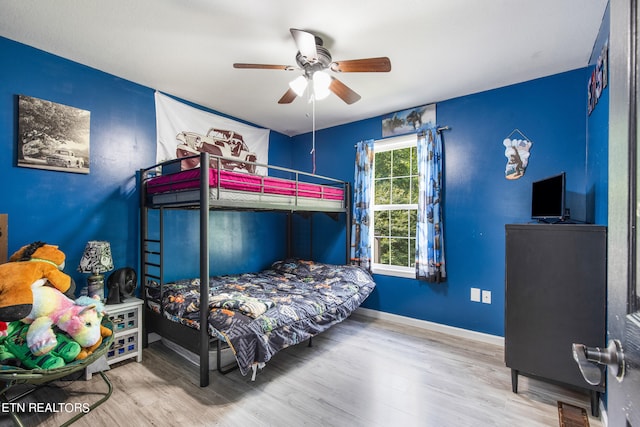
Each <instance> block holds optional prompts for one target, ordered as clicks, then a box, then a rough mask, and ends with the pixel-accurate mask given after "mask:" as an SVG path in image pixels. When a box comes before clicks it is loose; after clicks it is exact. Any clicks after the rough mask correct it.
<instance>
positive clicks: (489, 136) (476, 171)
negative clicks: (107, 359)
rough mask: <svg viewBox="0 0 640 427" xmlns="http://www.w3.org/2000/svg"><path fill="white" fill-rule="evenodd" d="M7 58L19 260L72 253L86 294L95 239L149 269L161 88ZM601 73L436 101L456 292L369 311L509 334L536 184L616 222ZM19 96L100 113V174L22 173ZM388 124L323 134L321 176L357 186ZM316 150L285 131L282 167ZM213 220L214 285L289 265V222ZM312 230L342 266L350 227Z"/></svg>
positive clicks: (317, 223)
mask: <svg viewBox="0 0 640 427" xmlns="http://www.w3.org/2000/svg"><path fill="white" fill-rule="evenodd" d="M0 58H2V60H3V61H2V62H3V64H4V67H2V69H0V147H2V148H3V150H4V153H6V154H5V156H2V157H0V182H2V186H1V187H0V197H1V198H0V200H2V202H1V204H0V213H8V214H9V251H10V252H12V251H14V250H16V249H18V247H20V246H21V245H23V244H26V243H29V242H31V241H34V240H46V241H48V242H50V243H56V244H59V245H61V247H62V248H63V250H64V251H65V252H66V253H67V255H68V265H67V268H66V269H65V271H66V272H67V273H69V274H70V275H72V276H73V277H74V279H75V280H76V282H79V283H84V280H85V277H84V276H83V275H82V274H80V273H77V272H75V268H76V266H77V264H78V261H79V259H80V255H81V252H82V249H83V247H84V244H85V243H86V241H87V240H93V239H105V240H109V241H110V242H111V244H112V247H113V253H114V261H115V264H116V266H117V267H121V266H137V264H138V195H137V191H136V187H135V171H136V170H138V169H139V168H141V167H146V166H149V165H150V164H152V163H153V162H154V159H155V108H154V101H153V90H152V89H151V88H147V87H143V86H139V85H136V84H133V83H131V82H128V81H125V80H123V79H120V78H117V77H114V76H112V75H108V74H105V73H102V72H100V71H97V70H94V69H91V68H88V67H84V66H82V65H79V64H77V63H73V62H70V61H67V60H64V59H61V58H59V57H56V56H53V55H50V54H47V53H44V52H42V51H39V50H36V49H33V48H30V47H27V46H24V45H21V44H18V43H15V42H12V41H9V40H7V39H3V38H0ZM589 72H590V70H589V69H580V70H574V71H571V72H567V73H563V74H559V75H554V76H550V77H546V78H543V79H538V80H534V81H531V82H526V83H522V84H518V85H513V86H509V87H504V88H500V89H496V90H492V91H487V92H482V93H478V94H473V95H469V96H465V97H461V98H456V99H452V100H446V101H442V102H438V103H437V116H438V122H439V124H440V125H446V126H450V128H451V130H449V131H445V132H444V134H443V138H444V145H445V180H446V189H445V199H444V206H445V212H444V216H445V220H446V228H445V239H446V240H445V251H446V256H447V264H448V276H449V277H448V281H447V283H445V284H439V285H435V284H427V283H423V282H418V281H416V280H411V279H399V278H395V277H390V276H381V275H376V280H377V282H378V287H377V289H376V291H375V292H374V294H373V295H372V296H371V297H370V298H369V299H368V300H367V301H366V302H365V307H368V308H371V309H376V310H381V311H385V312H389V313H395V314H399V315H403V316H409V317H413V318H417V319H423V320H429V321H433V322H437V323H442V324H447V325H451V326H456V327H461V328H465V329H470V330H474V331H479V332H486V333H490V334H495V335H503V329H504V325H503V323H504V320H503V313H504V295H503V293H504V225H505V224H507V223H519V222H527V221H528V220H529V209H530V202H529V200H530V197H531V190H530V188H531V182H532V181H533V180H536V179H540V178H543V177H546V176H550V175H553V174H555V173H558V172H559V171H566V172H567V178H568V181H567V189H568V191H569V194H568V204H569V207H570V208H571V213H572V217H573V218H574V219H578V220H585V219H595V220H596V221H597V222H598V223H601V224H602V223H606V159H602V160H600V158H599V156H601V153H603V152H605V153H606V138H604V139H603V133H602V132H603V131H602V124H603V123H606V118H605V117H603V116H600V115H599V114H601V112H604V111H605V110H606V106H605V104H604V102H606V99H603V100H601V101H600V102H601V103H600V104H599V106H598V110H596V111H595V112H594V114H596V115H594V114H592V115H591V116H590V117H589V120H587V114H586V83H587V79H588V74H589ZM18 94H24V95H29V96H34V97H38V98H42V99H46V100H50V101H54V102H58V103H62V104H66V105H71V106H74V107H78V108H82V109H86V110H89V111H91V165H90V166H91V173H90V174H89V175H81V174H72V173H62V172H52V171H41V170H36V169H27V168H21V167H17V166H16V157H17V154H16V138H17V135H16V132H17V108H16V107H17V98H16V96H17V95H18ZM409 107H411V106H407V108H409ZM390 113H391V112H390ZM602 114H604V113H602ZM381 119H382V118H381V117H374V118H371V119H367V120H362V121H358V122H355V123H350V124H347V125H343V126H336V127H333V128H330V129H324V130H321V131H318V132H317V134H316V144H317V159H316V164H317V170H316V171H317V173H319V174H321V175H326V176H331V177H335V178H338V179H344V180H348V181H353V162H354V148H353V145H354V143H356V142H357V141H359V140H362V139H368V138H374V139H376V138H380V137H381ZM515 128H518V129H520V130H521V131H522V132H523V133H524V134H526V135H527V136H528V137H529V138H530V139H531V140H532V141H533V143H534V144H533V147H532V149H531V157H530V161H529V166H528V168H527V171H526V173H525V175H524V177H523V178H521V179H519V180H516V181H508V180H506V179H505V178H504V169H505V165H506V161H507V159H506V158H505V157H504V147H503V145H502V140H503V139H504V138H505V137H507V136H508V135H509V134H510V133H511V132H512V131H513V130H514V129H515ZM587 129H589V131H588V138H589V140H588V141H589V144H587ZM310 148H311V135H310V134H305V135H300V136H297V137H294V138H289V137H287V136H284V135H281V134H278V133H276V132H272V133H271V138H270V150H269V157H270V162H271V163H273V164H277V165H280V166H285V167H292V166H295V167H298V168H300V169H302V170H305V171H307V172H310V171H311V160H310V156H309V151H310ZM602 189H605V191H604V196H603V195H602V194H603V190H602ZM170 215H173V216H175V217H176V218H175V219H174V218H171V220H170V221H167V233H168V235H169V236H170V238H171V239H172V240H180V241H181V242H182V246H181V248H185V247H189V248H191V251H185V250H182V249H180V250H179V249H176V248H177V246H176V247H173V246H171V247H170V249H169V250H168V251H170V252H174V253H175V254H176V255H177V256H178V257H179V260H180V262H178V263H177V265H179V266H180V267H179V268H176V269H175V270H174V271H172V272H170V275H173V276H176V277H178V276H181V275H183V274H189V275H191V274H193V273H194V272H193V271H192V270H193V266H194V265H196V264H195V263H196V260H197V244H198V235H197V231H196V224H194V222H195V221H194V218H193V216H194V214H193V213H192V212H173V213H171V214H170ZM211 215H212V224H213V228H212V229H214V230H216V231H215V233H212V235H211V237H210V239H211V243H212V244H213V247H214V251H213V253H212V255H211V264H212V270H213V272H214V274H217V273H227V272H229V273H231V272H238V271H249V270H255V269H258V268H262V267H263V266H265V264H266V263H267V262H270V261H271V260H273V259H276V258H280V257H281V256H283V255H284V250H285V246H284V243H283V239H282V235H283V233H284V227H285V224H284V220H283V218H282V217H281V216H278V215H275V214H273V215H272V214H266V215H265V214H262V213H261V214H254V213H241V214H236V213H231V212H215V213H212V214H211ZM308 227H309V222H308V221H307V220H304V219H299V220H298V221H297V227H296V230H297V231H298V229H299V230H303V231H304V230H305V229H306V228H308ZM313 230H314V233H313V235H312V237H309V236H307V235H304V234H302V233H301V234H299V236H300V237H299V238H298V240H297V241H296V251H297V252H298V254H300V255H301V256H304V255H305V251H307V248H308V244H309V243H310V242H309V239H313V240H312V241H311V243H312V250H313V256H314V257H315V258H317V259H320V260H323V261H327V262H335V263H340V262H343V261H344V256H345V248H344V236H345V230H344V226H343V223H342V222H341V221H334V220H333V219H331V218H329V217H328V216H323V215H317V216H315V217H314V221H313ZM255 236H257V237H258V239H255ZM256 240H258V241H259V244H258V246H257V249H256V245H255V241H256ZM250 248H251V249H250ZM471 287H477V288H481V289H485V290H490V291H492V293H493V295H492V296H493V301H492V304H490V305H487V304H480V303H474V302H471V301H470V299H469V293H470V288H471Z"/></svg>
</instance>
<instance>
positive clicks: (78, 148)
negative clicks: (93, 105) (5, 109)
mask: <svg viewBox="0 0 640 427" xmlns="http://www.w3.org/2000/svg"><path fill="white" fill-rule="evenodd" d="M90 118H91V112H89V111H87V110H81V109H79V108H75V107H70V106H67V105H62V104H58V103H55V102H51V101H45V100H43V99H39V98H33V97H31V96H25V95H18V166H21V167H26V168H35V169H47V170H53V171H61V172H74V173H84V174H87V173H89V132H90Z"/></svg>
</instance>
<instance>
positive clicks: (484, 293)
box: [482, 291, 491, 304]
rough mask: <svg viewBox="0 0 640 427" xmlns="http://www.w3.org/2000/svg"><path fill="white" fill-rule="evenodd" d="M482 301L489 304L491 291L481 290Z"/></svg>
mask: <svg viewBox="0 0 640 427" xmlns="http://www.w3.org/2000/svg"><path fill="white" fill-rule="evenodd" d="M482 302H483V303H485V304H491V291H482Z"/></svg>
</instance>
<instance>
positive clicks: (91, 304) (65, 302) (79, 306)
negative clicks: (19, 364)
mask: <svg viewBox="0 0 640 427" xmlns="http://www.w3.org/2000/svg"><path fill="white" fill-rule="evenodd" d="M45 283H46V280H45V279H41V280H38V281H36V282H35V283H34V284H33V285H32V286H31V290H32V291H33V308H32V310H31V313H29V315H28V316H27V317H26V318H24V319H22V321H23V322H24V323H30V326H29V330H28V331H27V346H28V347H29V350H31V353H33V354H34V355H36V356H40V355H43V354H46V353H48V352H50V351H51V350H52V349H53V348H54V347H55V346H56V344H57V339H56V335H55V333H54V332H53V329H52V327H53V326H54V325H55V326H57V327H58V328H60V329H61V330H62V331H64V332H66V333H67V334H69V335H70V336H71V338H73V339H74V340H75V341H77V342H78V344H80V346H82V347H90V346H92V345H94V344H95V343H97V342H98V340H99V339H100V338H101V335H100V323H101V320H102V316H103V315H104V305H103V304H102V303H101V302H100V300H95V299H92V298H89V297H80V298H78V299H77V300H76V301H73V300H71V299H69V298H67V297H66V296H65V295H63V294H62V292H60V291H59V290H57V289H55V288H53V287H51V286H45Z"/></svg>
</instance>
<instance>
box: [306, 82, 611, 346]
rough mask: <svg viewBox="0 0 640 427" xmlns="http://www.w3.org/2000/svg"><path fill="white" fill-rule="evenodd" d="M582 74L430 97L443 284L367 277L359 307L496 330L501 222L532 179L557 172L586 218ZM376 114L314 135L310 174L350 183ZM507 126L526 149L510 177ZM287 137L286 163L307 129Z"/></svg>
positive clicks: (518, 218) (499, 329)
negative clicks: (520, 169) (438, 156)
mask: <svg viewBox="0 0 640 427" xmlns="http://www.w3.org/2000/svg"><path fill="white" fill-rule="evenodd" d="M587 78H588V70H587V69H580V70H575V71H571V72H567V73H563V74H559V75H554V76H550V77H546V78H543V79H538V80H534V81H530V82H526V83H522V84H517V85H513V86H508V87H504V88H500V89H496V90H492V91H487V92H482V93H478V94H474V95H469V96H465V97H461V98H456V99H452V100H447V101H443V102H438V103H437V106H436V109H437V121H438V124H439V125H441V126H449V127H450V128H451V129H450V130H448V131H444V133H443V140H444V158H445V186H446V187H445V195H444V208H445V211H444V217H445V253H446V257H447V258H446V260H447V265H448V266H447V273H448V281H447V282H446V283H445V284H428V283H424V282H419V281H416V280H412V279H401V278H396V277H391V276H382V275H376V277H375V279H376V282H377V283H378V286H377V289H376V290H375V291H374V293H373V295H372V296H371V297H370V298H369V299H368V300H367V301H366V302H365V304H364V306H365V307H367V308H371V309H375V310H381V311H384V312H389V313H394V314H399V315H402V316H408V317H412V318H417V319H423V320H428V321H433V322H437V323H442V324H446V325H451V326H456V327H460V328H464V329H470V330H474V331H479V332H485V333H489V334H494V335H499V336H502V335H504V270H505V266H504V256H505V254H504V225H505V224H508V223H523V222H528V221H529V220H530V209H531V205H530V198H531V182H532V181H534V180H537V179H541V178H544V177H547V176H550V175H554V174H556V173H558V172H560V171H566V172H567V190H568V195H567V204H568V206H569V208H570V209H571V214H572V218H573V219H576V220H585V219H586V216H587V213H586V193H587V188H586V177H585V162H586V134H585V129H586V120H587V117H586V116H587V115H586V82H587ZM408 107H410V106H408ZM381 119H382V118H381V117H376V118H373V119H368V120H363V121H360V122H357V123H350V124H347V125H343V126H338V127H334V128H331V129H325V130H321V131H317V132H316V147H317V172H318V173H319V174H323V175H329V176H336V177H340V178H342V179H347V180H350V181H353V163H354V155H355V152H354V148H353V145H354V143H356V142H357V141H359V140H362V139H369V138H373V139H377V138H380V137H381ZM514 129H519V130H520V131H522V132H523V133H524V134H525V135H526V136H527V137H529V138H530V139H531V140H532V141H533V147H532V148H531V157H530V159H529V165H528V168H527V170H526V173H525V175H524V177H522V178H521V179H519V180H515V181H509V180H507V179H506V178H505V176H504V171H505V166H506V161H507V159H506V157H505V156H504V146H503V145H502V141H503V139H504V138H506V137H507V136H509V134H510V133H511V132H512V131H513V130H514ZM294 141H295V144H294V161H295V162H296V163H304V161H306V160H305V159H306V158H308V153H309V150H310V144H311V135H310V134H305V135H300V136H298V137H296V138H294ZM297 159H299V160H297ZM605 185H606V184H605ZM598 202H599V203H606V198H605V199H604V200H599V201H598ZM605 206H606V205H605ZM317 234H319V235H323V233H317ZM316 243H317V245H318V247H322V246H323V245H324V244H325V243H326V242H323V241H320V240H319V239H318V241H317V242H316ZM329 243H332V242H331V241H330V242H329ZM334 244H335V243H334ZM471 287H476V288H480V289H483V290H490V291H492V300H493V301H492V304H490V305H488V304H481V303H475V302H472V301H470V288H471Z"/></svg>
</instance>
